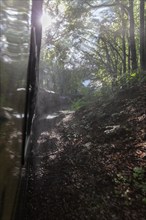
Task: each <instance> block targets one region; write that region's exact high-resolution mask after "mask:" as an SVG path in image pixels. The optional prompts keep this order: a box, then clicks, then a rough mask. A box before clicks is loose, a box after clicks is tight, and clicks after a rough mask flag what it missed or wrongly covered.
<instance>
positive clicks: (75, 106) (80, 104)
mask: <svg viewBox="0 0 146 220" xmlns="http://www.w3.org/2000/svg"><path fill="white" fill-rule="evenodd" d="M86 105H87V102H86V101H85V100H83V99H79V100H77V101H75V102H73V104H72V106H71V109H73V110H78V109H80V108H82V107H84V106H86Z"/></svg>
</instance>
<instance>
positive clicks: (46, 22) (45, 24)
mask: <svg viewBox="0 0 146 220" xmlns="http://www.w3.org/2000/svg"><path fill="white" fill-rule="evenodd" d="M40 22H41V24H42V28H43V30H46V29H47V28H49V27H50V26H51V25H52V22H53V18H52V17H51V16H49V15H48V13H46V12H45V11H44V12H43V15H42V17H41V19H40Z"/></svg>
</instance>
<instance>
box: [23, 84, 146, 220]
mask: <svg viewBox="0 0 146 220" xmlns="http://www.w3.org/2000/svg"><path fill="white" fill-rule="evenodd" d="M144 88H145V89H146V87H144ZM144 88H142V89H139V90H137V93H133V91H130V92H129V93H126V95H124V94H121V95H120V94H119V96H118V99H117V98H116V99H114V100H111V101H109V102H107V103H106V104H105V103H103V104H102V105H101V103H100V105H98V104H97V103H94V104H93V105H92V106H89V107H88V108H82V109H81V110H79V111H77V112H76V113H71V112H69V113H67V112H62V113H59V115H58V116H57V115H56V116H55V115H54V118H51V116H50V118H49V117H48V120H46V117H45V119H43V118H42V119H41V120H39V121H37V124H36V125H37V126H35V127H36V128H38V130H37V131H36V134H37V135H36V137H37V138H36V143H35V144H34V146H35V147H34V148H33V149H32V157H31V158H30V160H29V161H30V166H29V172H27V173H28V185H27V193H26V202H25V211H24V213H25V218H24V219H25V220H32V219H36V220H57V219H58V220H65V219H68V220H74V219H75V220H78V219H79V220H80V219H81V220H82V219H83V220H84V219H88V220H90V219H91V220H92V219H93V220H94V219H95V220H96V219H97V220H98V219H99V220H111V219H112V220H137V219H139V220H145V216H146V208H145V207H146V203H145V197H146V189H145V185H146V136H145V133H146V109H145V106H146V96H145V94H146V93H145V90H144Z"/></svg>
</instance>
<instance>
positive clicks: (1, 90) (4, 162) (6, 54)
mask: <svg viewBox="0 0 146 220" xmlns="http://www.w3.org/2000/svg"><path fill="white" fill-rule="evenodd" d="M29 4H30V1H29V0H25V1H19V0H7V1H4V0H2V1H1V9H0V10H1V27H0V52H1V53H0V94H1V95H0V173H1V175H0V219H2V220H9V219H11V215H12V213H13V211H14V205H15V204H14V203H15V202H14V201H15V196H16V191H17V187H18V182H19V174H20V158H21V139H22V137H21V136H22V119H23V117H24V99H25V89H24V88H25V86H26V71H27V62H28V48H29V17H30V5H29Z"/></svg>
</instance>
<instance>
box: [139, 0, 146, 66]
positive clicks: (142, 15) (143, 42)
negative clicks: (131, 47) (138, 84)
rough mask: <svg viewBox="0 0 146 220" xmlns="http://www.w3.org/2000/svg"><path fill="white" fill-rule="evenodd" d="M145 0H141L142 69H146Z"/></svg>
mask: <svg viewBox="0 0 146 220" xmlns="http://www.w3.org/2000/svg"><path fill="white" fill-rule="evenodd" d="M144 23H145V22H144V0H141V1H140V67H141V69H142V70H146V62H145V59H146V57H145V56H146V48H145V47H146V43H145V41H146V39H145V38H146V36H145V24H144Z"/></svg>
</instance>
